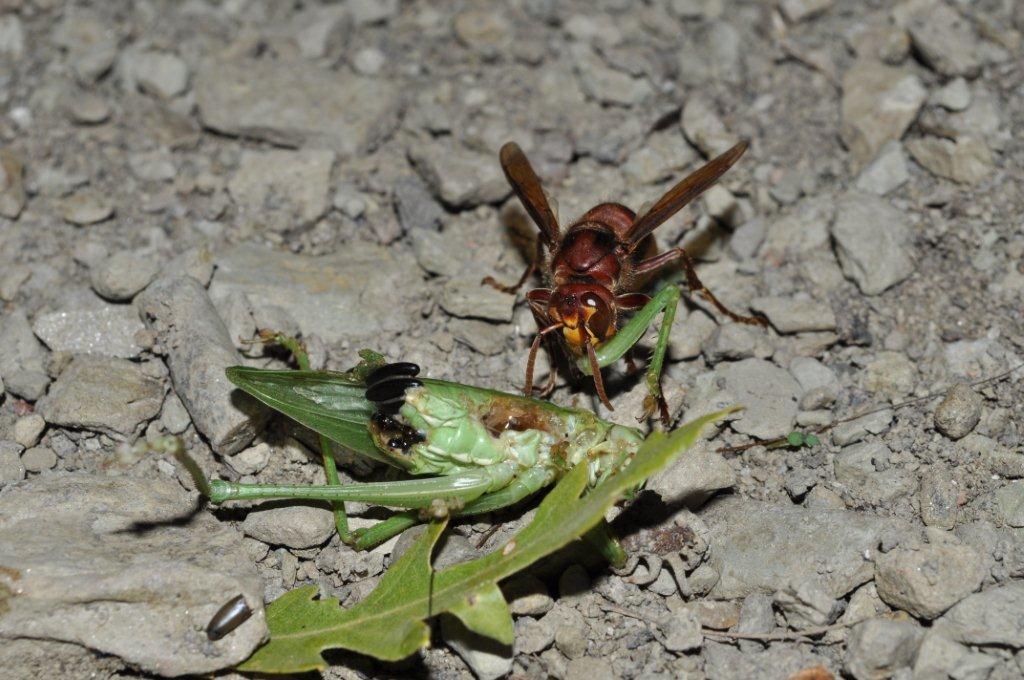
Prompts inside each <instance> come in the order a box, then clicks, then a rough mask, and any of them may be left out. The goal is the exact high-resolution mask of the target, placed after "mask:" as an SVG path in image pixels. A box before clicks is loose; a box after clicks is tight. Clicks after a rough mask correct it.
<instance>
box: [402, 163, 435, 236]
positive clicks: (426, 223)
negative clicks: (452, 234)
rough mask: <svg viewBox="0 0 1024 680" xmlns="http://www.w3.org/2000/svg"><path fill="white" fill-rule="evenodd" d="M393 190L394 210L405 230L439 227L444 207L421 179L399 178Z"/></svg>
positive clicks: (413, 230) (414, 230) (433, 229)
mask: <svg viewBox="0 0 1024 680" xmlns="http://www.w3.org/2000/svg"><path fill="white" fill-rule="evenodd" d="M393 191H394V194H393V196H394V199H395V212H396V213H398V222H399V224H401V225H402V228H403V229H404V230H405V231H407V232H416V231H417V230H420V229H426V230H430V231H438V230H440V229H441V221H442V220H443V219H444V209H442V208H441V206H440V204H438V202H437V201H435V200H434V198H433V197H432V196H431V195H430V192H429V191H427V187H426V186H425V185H424V184H423V182H422V181H420V180H419V179H418V178H415V177H408V178H405V179H401V180H399V181H397V182H396V183H395V187H394V189H393ZM414 243H415V242H414Z"/></svg>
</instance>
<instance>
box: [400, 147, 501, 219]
mask: <svg viewBox="0 0 1024 680" xmlns="http://www.w3.org/2000/svg"><path fill="white" fill-rule="evenodd" d="M409 158H410V160H412V162H413V165H415V166H416V170H417V172H419V174H420V177H422V178H423V181H424V182H426V184H427V186H429V187H430V190H431V191H432V192H433V193H434V195H435V196H436V197H437V198H438V199H440V201H441V202H442V203H444V204H445V205H448V206H451V207H453V208H472V207H474V206H477V205H480V204H482V203H496V202H498V201H500V200H502V199H503V198H505V197H506V196H508V195H509V194H510V193H511V192H512V189H511V188H510V187H509V185H508V181H507V180H506V179H505V176H504V174H502V172H501V166H500V165H499V164H498V159H497V158H495V157H494V156H492V155H490V154H483V153H479V152H477V151H472V150H470V149H467V148H466V147H464V146H462V145H461V144H458V143H457V142H455V141H452V140H451V139H448V140H447V141H432V142H424V143H417V144H414V145H412V146H411V147H410V148H409Z"/></svg>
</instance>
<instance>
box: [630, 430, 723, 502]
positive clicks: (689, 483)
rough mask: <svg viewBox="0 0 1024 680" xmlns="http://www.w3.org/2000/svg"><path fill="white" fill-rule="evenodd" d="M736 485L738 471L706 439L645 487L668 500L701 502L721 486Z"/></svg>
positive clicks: (655, 476) (654, 477) (721, 487)
mask: <svg viewBox="0 0 1024 680" xmlns="http://www.w3.org/2000/svg"><path fill="white" fill-rule="evenodd" d="M734 484H736V472H735V471H734V470H733V469H732V466H731V465H729V462H728V461H726V460H725V459H724V458H723V457H722V455H721V454H719V453H717V452H715V451H714V450H713V449H712V447H711V446H710V445H709V444H708V443H707V442H705V441H699V442H697V443H696V444H695V445H694V446H693V447H692V448H690V449H689V450H687V451H686V452H685V453H683V455H681V456H680V457H679V458H678V459H677V460H676V461H675V462H674V463H673V464H672V465H670V466H669V467H668V468H666V469H664V470H661V471H660V472H658V473H656V474H655V475H654V476H652V477H651V478H650V480H648V482H647V486H646V487H645V488H647V489H650V490H651V491H654V492H655V493H657V494H658V495H660V496H661V497H662V499H663V500H664V501H665V502H666V503H680V502H685V503H686V504H687V505H689V506H691V507H693V506H695V505H700V504H701V503H703V502H704V501H705V500H706V499H707V498H708V497H709V496H711V495H712V494H713V493H715V492H716V491H719V490H720V489H728V488H730V487H732V486H733V485H734Z"/></svg>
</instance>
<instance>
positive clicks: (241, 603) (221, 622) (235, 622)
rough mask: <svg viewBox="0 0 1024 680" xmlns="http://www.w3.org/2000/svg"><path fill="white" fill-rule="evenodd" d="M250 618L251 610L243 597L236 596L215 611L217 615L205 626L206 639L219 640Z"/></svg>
mask: <svg viewBox="0 0 1024 680" xmlns="http://www.w3.org/2000/svg"><path fill="white" fill-rule="evenodd" d="M250 616H252V609H250V608H249V603H247V602H246V601H245V596H243V595H238V596H236V597H233V598H231V599H230V600H228V601H227V602H225V603H224V606H223V607H221V608H220V609H218V610H217V613H216V614H214V615H213V618H211V619H210V623H208V624H207V625H206V637H208V638H210V639H211V640H220V639H221V638H222V637H224V636H225V635H227V634H228V633H230V632H231V631H233V630H234V629H235V628H238V627H239V626H241V625H242V624H243V623H245V622H246V621H248V620H249V617H250Z"/></svg>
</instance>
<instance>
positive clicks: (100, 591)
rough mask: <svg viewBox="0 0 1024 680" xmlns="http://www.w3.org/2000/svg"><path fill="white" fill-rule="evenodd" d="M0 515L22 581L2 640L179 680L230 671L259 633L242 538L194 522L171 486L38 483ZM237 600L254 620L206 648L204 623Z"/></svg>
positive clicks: (5, 545)
mask: <svg viewBox="0 0 1024 680" xmlns="http://www.w3.org/2000/svg"><path fill="white" fill-rule="evenodd" d="M0 516H3V517H4V522H3V525H2V526H0V553H2V554H3V555H4V566H5V567H6V568H7V569H8V570H10V571H13V572H14V573H17V574H18V575H19V578H18V581H17V584H18V596H17V597H14V598H9V599H8V600H7V601H6V603H7V607H6V611H5V613H4V615H3V616H2V617H0V637H2V638H5V639H7V640H10V639H12V638H25V637H29V638H36V639H41V640H59V641H63V642H70V643H75V644H78V645H83V646H85V647H88V648H89V649H92V650H95V651H97V652H100V653H103V654H114V655H117V656H119V657H121V658H122V659H124V660H125V661H126V662H128V663H130V664H132V665H133V666H137V667H139V668H141V669H142V670H144V671H147V672H150V673H155V674H157V675H165V676H176V675H185V674H188V673H211V672H213V671H216V670H219V669H221V668H229V667H232V666H234V665H236V664H238V663H239V662H241V661H242V660H244V659H245V658H247V657H248V656H249V655H250V654H251V653H252V651H253V649H255V648H256V646H257V645H258V644H260V643H261V642H262V640H263V639H264V636H265V635H266V624H265V621H264V617H263V586H262V583H261V580H260V577H259V575H258V574H257V573H256V570H255V568H254V567H253V564H252V561H251V560H250V559H249V558H248V556H247V555H246V553H245V551H244V550H243V549H242V545H241V535H240V534H239V533H238V532H237V531H235V530H234V529H231V528H230V527H228V526H227V525H224V524H221V523H219V522H217V521H215V520H214V519H213V518H212V517H211V516H210V515H209V514H206V513H196V506H195V498H194V496H192V495H189V494H187V493H186V492H185V491H184V490H182V488H181V486H180V485H179V484H178V483H177V481H176V480H173V479H161V478H159V477H157V478H144V479H142V478H133V477H127V476H117V477H107V476H89V475H83V474H73V475H59V476H56V475H55V476H42V477H37V478H35V479H33V480H31V481H29V482H25V483H22V484H17V485H14V486H11V487H8V488H6V489H4V490H3V493H2V494H0ZM140 527H144V528H145V531H139V528H140ZM237 594H241V595H242V596H243V597H245V600H246V602H247V603H248V604H249V606H250V607H251V608H252V609H253V616H252V617H251V618H250V619H249V620H248V621H246V622H245V623H243V624H242V625H241V626H240V627H239V628H238V629H237V630H235V631H234V632H232V633H231V635H228V636H227V637H225V638H224V639H222V640H219V641H216V642H213V641H210V640H208V639H207V638H206V635H205V634H204V633H203V632H202V631H203V630H204V629H205V628H206V625H207V623H208V622H209V620H210V618H211V617H212V616H213V614H214V613H215V612H216V611H217V609H219V608H220V606H221V605H222V604H224V602H225V601H226V600H227V599H230V598H232V597H234V596H235V595H237Z"/></svg>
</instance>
